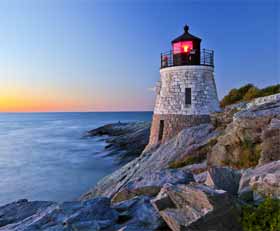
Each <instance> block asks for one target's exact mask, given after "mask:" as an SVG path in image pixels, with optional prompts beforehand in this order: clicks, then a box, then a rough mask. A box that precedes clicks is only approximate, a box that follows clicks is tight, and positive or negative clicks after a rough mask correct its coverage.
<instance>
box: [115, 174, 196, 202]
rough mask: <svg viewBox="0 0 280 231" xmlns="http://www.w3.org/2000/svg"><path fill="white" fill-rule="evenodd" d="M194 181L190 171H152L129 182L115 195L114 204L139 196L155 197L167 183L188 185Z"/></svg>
mask: <svg viewBox="0 0 280 231" xmlns="http://www.w3.org/2000/svg"><path fill="white" fill-rule="evenodd" d="M193 181H194V178H193V174H192V173H191V172H188V171H182V170H178V169H163V170H159V171H151V172H149V173H146V174H144V175H143V176H140V177H138V178H136V179H134V180H133V181H130V182H128V184H127V185H126V186H125V187H124V188H122V189H121V190H120V191H119V192H118V193H116V194H115V196H114V197H113V198H112V202H120V201H123V200H128V199H130V198H133V197H135V196H139V195H147V196H155V195H156V194H157V193H158V192H159V191H160V189H161V187H162V186H163V185H164V184H166V183H172V184H175V185H176V184H188V183H190V182H193Z"/></svg>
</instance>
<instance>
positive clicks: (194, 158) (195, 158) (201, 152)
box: [168, 139, 217, 168]
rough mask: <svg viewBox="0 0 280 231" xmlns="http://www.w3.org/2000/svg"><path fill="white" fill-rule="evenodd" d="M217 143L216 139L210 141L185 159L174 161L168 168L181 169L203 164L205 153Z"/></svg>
mask: <svg viewBox="0 0 280 231" xmlns="http://www.w3.org/2000/svg"><path fill="white" fill-rule="evenodd" d="M216 143H217V139H211V140H210V141H209V142H208V143H207V144H205V145H203V146H202V147H200V148H198V149H197V150H195V151H194V152H193V153H192V154H190V155H187V156H186V157H184V158H182V159H180V160H175V161H172V162H170V163H169V165H168V166H169V168H182V167H184V166H187V165H191V164H199V163H201V162H203V161H204V160H205V159H206V157H207V153H208V152H209V151H211V148H212V147H213V146H214V145H215V144H216Z"/></svg>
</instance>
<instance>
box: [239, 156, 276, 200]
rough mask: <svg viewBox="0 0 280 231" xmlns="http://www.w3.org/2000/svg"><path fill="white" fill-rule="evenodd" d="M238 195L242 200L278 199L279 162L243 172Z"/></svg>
mask: <svg viewBox="0 0 280 231" xmlns="http://www.w3.org/2000/svg"><path fill="white" fill-rule="evenodd" d="M238 193H239V197H240V198H241V199H243V200H251V199H254V200H259V199H261V198H262V197H263V196H270V197H273V198H278V199H280V160H278V161H274V162H270V163H268V164H265V165H262V166H258V167H256V168H252V169H247V170H246V171H244V172H243V174H242V177H241V180H240V184H239V190H238Z"/></svg>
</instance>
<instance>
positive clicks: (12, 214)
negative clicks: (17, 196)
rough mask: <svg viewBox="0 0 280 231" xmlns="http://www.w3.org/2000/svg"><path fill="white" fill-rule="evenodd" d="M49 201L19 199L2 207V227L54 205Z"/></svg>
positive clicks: (0, 219) (0, 209) (0, 222)
mask: <svg viewBox="0 0 280 231" xmlns="http://www.w3.org/2000/svg"><path fill="white" fill-rule="evenodd" d="M53 204H54V203H53V202H48V201H33V202H30V201H28V200H26V199H23V200H19V201H16V202H13V203H10V204H7V205H4V206H1V207H0V227H2V226H5V225H8V224H11V223H17V222H19V221H21V220H24V219H25V218H27V217H30V216H32V215H34V214H36V213H37V212H40V211H42V210H44V209H46V208H47V207H49V206H51V205H53Z"/></svg>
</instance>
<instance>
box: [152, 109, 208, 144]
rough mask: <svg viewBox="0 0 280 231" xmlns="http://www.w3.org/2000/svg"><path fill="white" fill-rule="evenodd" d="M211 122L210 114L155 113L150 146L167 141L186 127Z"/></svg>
mask: <svg viewBox="0 0 280 231" xmlns="http://www.w3.org/2000/svg"><path fill="white" fill-rule="evenodd" d="M209 122H210V116H209V115H172V114H167V115H162V114H154V116H153V122H152V127H151V134H150V142H149V146H150V145H155V144H159V143H164V142H166V141H167V140H169V139H171V138H173V137H174V136H175V135H177V134H178V133H179V132H180V131H181V130H183V129H184V128H187V127H192V126H196V125H199V124H203V123H209Z"/></svg>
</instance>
